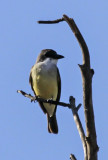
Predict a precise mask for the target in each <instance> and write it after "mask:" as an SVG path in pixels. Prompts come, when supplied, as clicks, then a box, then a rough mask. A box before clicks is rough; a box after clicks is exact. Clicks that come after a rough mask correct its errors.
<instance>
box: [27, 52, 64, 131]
mask: <svg viewBox="0 0 108 160" xmlns="http://www.w3.org/2000/svg"><path fill="white" fill-rule="evenodd" d="M62 58H64V56H63V55H59V54H57V52H56V51H54V50H52V49H43V50H42V51H41V53H40V54H39V55H38V57H37V60H36V63H35V64H34V65H33V67H32V68H31V71H30V76H29V83H30V85H31V88H32V90H33V92H34V94H35V96H38V97H40V98H43V99H47V100H48V99H51V100H54V101H57V102H59V100H60V96H61V78H60V73H59V69H58V67H57V62H58V60H59V59H62ZM38 103H39V105H40V107H41V109H42V110H43V112H44V113H45V114H46V115H47V123H48V131H49V133H54V134H57V133H58V124H57V120H56V109H57V105H55V104H50V103H43V102H41V101H39V102H38Z"/></svg>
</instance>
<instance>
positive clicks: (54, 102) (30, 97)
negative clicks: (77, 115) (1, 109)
mask: <svg viewBox="0 0 108 160" xmlns="http://www.w3.org/2000/svg"><path fill="white" fill-rule="evenodd" d="M17 92H18V93H21V94H22V95H23V96H25V97H27V98H29V99H30V100H31V102H32V101H34V102H35V101H38V102H44V103H51V104H56V105H59V106H63V107H68V108H72V107H73V108H74V106H72V105H70V104H69V103H64V102H57V101H53V100H52V99H48V100H46V99H43V98H40V97H38V96H35V97H33V96H32V95H31V94H27V93H25V92H24V91H22V90H17ZM80 107H81V104H79V105H78V107H77V108H76V110H77V111H78V110H79V109H80Z"/></svg>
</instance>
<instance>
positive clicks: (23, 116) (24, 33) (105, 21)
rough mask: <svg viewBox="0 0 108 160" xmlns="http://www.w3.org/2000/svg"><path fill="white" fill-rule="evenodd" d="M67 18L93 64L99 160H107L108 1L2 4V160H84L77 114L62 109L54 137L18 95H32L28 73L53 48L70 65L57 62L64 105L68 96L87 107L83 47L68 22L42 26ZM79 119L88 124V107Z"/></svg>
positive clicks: (9, 1) (33, 108)
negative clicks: (72, 159) (44, 22)
mask: <svg viewBox="0 0 108 160" xmlns="http://www.w3.org/2000/svg"><path fill="white" fill-rule="evenodd" d="M63 14H67V15H68V16H70V17H72V18H74V20H75V22H76V24H77V25H78V27H79V29H80V31H81V33H82V35H83V36H84V38H85V40H86V42H87V45H88V48H89V51H90V58H91V67H92V68H94V70H95V75H94V77H93V104H94V112H95V122H96V131H97V141H98V145H99V147H100V151H99V153H98V157H99V160H101V159H107V157H108V156H107V146H108V145H107V143H108V140H107V135H108V127H107V121H108V116H107V114H108V106H107V105H108V74H107V73H108V51H107V50H108V49H107V48H108V2H107V0H104V1H100V0H95V1H87V0H83V1H82V2H81V1H80V2H79V1H78V0H67V1H62V0H59V1H58V0H55V1H51V0H46V1H44V0H28V1H26V0H23V1H21V0H16V1H14V0H1V2H0V61H1V62H0V69H1V81H0V97H1V100H0V159H1V160H25V159H26V160H31V159H32V160H36V159H38V160H43V159H47V160H48V159H51V160H55V159H62V160H65V159H69V155H70V153H73V154H75V155H76V157H77V159H83V150H82V144H81V140H80V137H79V134H78V132H77V129H76V125H75V123H74V120H73V116H72V113H71V111H70V110H69V109H67V108H62V107H60V106H58V109H57V121H58V125H59V134H58V135H53V134H49V133H48V131H47V120H46V116H45V115H44V114H43V112H42V111H41V109H40V108H39V106H38V103H31V102H30V100H29V99H27V98H24V97H23V96H21V95H20V94H18V93H16V91H17V90H18V89H22V90H24V91H26V92H27V93H31V94H33V92H32V91H31V88H30V85H29V83H28V79H29V72H30V69H31V67H32V65H33V64H34V63H35V60H36V57H37V55H38V54H39V52H40V51H41V50H42V49H45V48H52V49H54V50H56V51H57V52H58V53H59V54H62V55H64V56H65V59H63V60H61V61H59V62H58V67H59V70H60V74H61V78H62V93H61V101H64V102H68V99H69V96H70V95H73V96H74V97H75V98H76V104H78V103H83V99H82V79H81V73H80V69H79V67H78V65H77V64H82V55H81V50H80V47H79V45H78V43H77V41H76V39H75V37H74V35H73V33H72V32H71V30H70V28H69V27H68V25H67V24H66V23H65V22H62V23H59V24H53V25H41V24H37V23H36V21H37V20H53V19H57V18H61V17H62V15H63ZM79 116H80V118H81V121H82V123H83V126H84V129H85V123H84V114H83V107H82V108H81V109H80V110H79Z"/></svg>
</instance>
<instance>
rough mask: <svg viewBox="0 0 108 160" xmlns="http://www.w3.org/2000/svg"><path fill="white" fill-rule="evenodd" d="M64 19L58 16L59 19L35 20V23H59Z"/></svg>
mask: <svg viewBox="0 0 108 160" xmlns="http://www.w3.org/2000/svg"><path fill="white" fill-rule="evenodd" d="M62 21H64V18H60V19H56V20H52V21H41V20H40V21H37V23H39V24H54V23H59V22H62Z"/></svg>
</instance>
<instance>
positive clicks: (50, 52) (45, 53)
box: [36, 49, 64, 63]
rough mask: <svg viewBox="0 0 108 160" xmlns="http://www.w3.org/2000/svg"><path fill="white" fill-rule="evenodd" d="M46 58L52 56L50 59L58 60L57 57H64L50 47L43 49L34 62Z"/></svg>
mask: <svg viewBox="0 0 108 160" xmlns="http://www.w3.org/2000/svg"><path fill="white" fill-rule="evenodd" d="M47 58H52V59H55V60H58V59H61V58H64V56H62V55H59V54H57V53H56V52H55V51H54V50H52V49H43V50H42V51H41V53H40V54H39V56H38V58H37V61H36V63H38V62H43V61H44V60H46V59H47Z"/></svg>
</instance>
